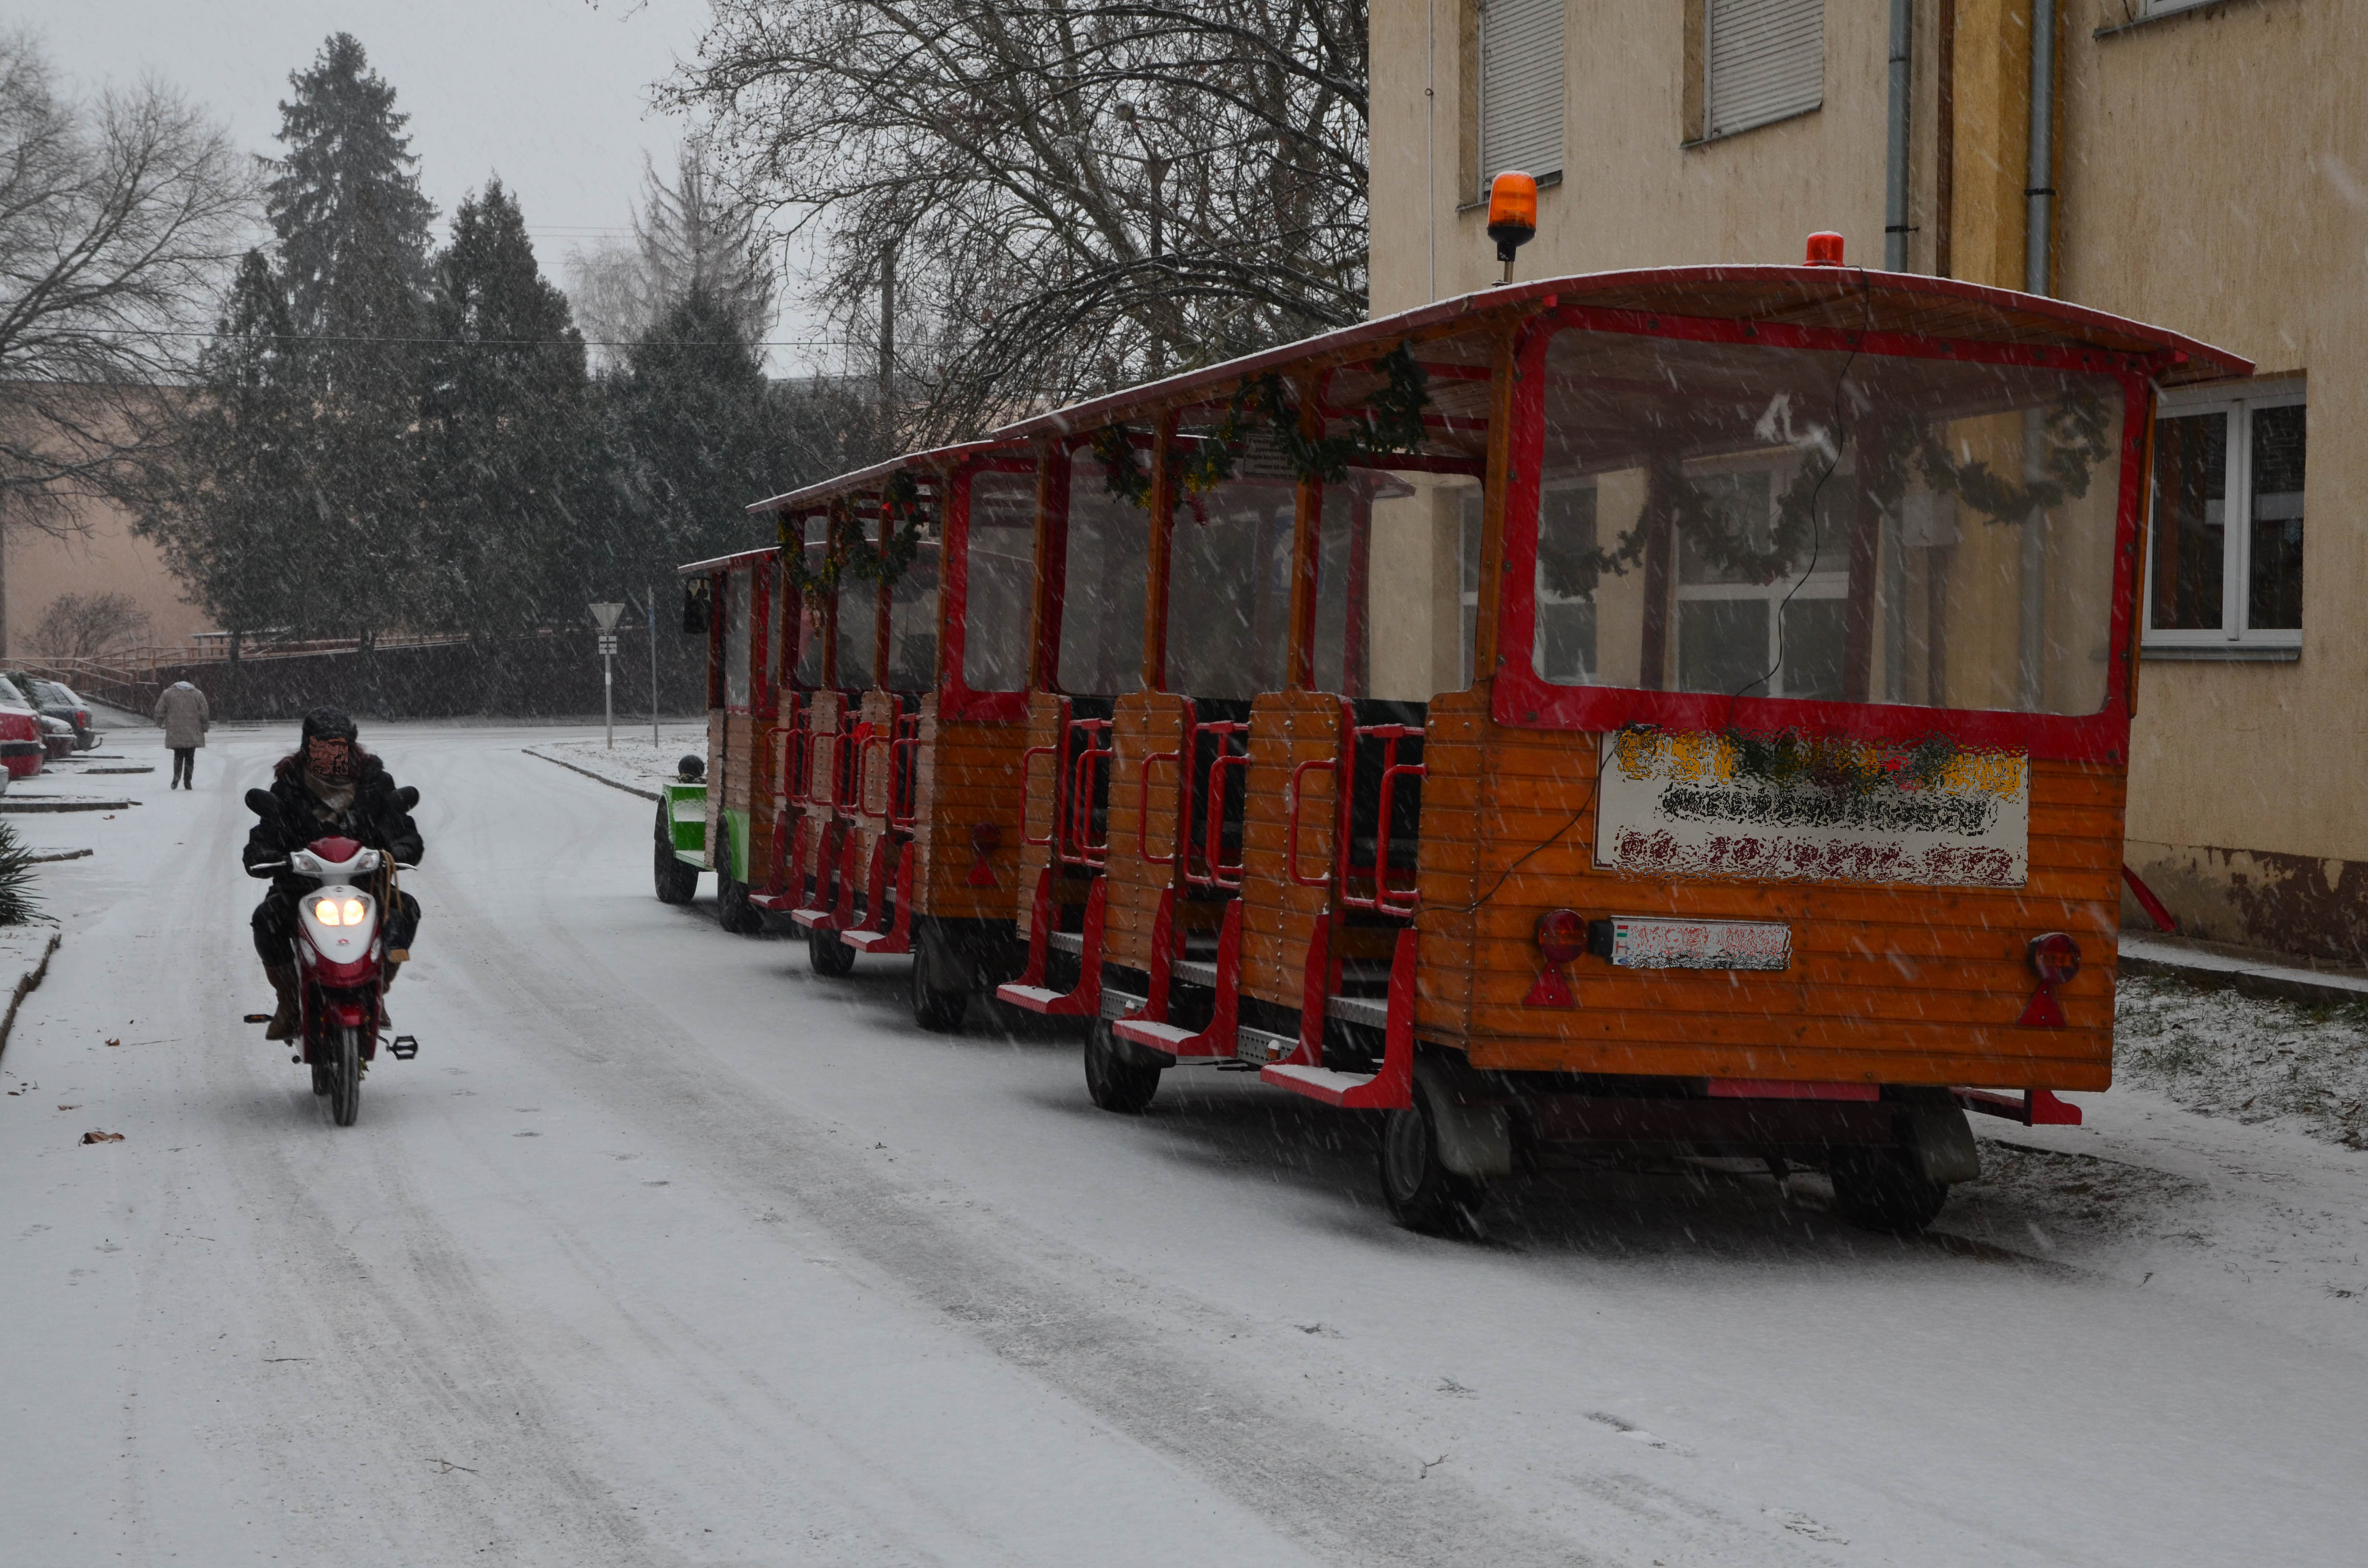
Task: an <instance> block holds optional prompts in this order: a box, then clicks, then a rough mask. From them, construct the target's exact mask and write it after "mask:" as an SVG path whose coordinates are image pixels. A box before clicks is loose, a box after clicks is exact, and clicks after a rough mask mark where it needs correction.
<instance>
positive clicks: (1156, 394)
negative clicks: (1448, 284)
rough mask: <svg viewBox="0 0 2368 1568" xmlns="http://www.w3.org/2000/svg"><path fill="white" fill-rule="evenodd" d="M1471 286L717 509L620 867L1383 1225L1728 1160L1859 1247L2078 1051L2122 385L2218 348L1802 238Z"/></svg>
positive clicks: (2116, 684) (2062, 1113)
mask: <svg viewBox="0 0 2368 1568" xmlns="http://www.w3.org/2000/svg"><path fill="white" fill-rule="evenodd" d="M1811 255H1812V262H1811V264H1808V265H1803V266H1797V267H1795V266H1728V267H1672V268H1659V269H1649V270H1638V271H1626V272H1614V273H1606V274H1597V275H1591V276H1587V277H1576V278H1552V279H1547V280H1543V281H1538V282H1529V283H1520V284H1508V285H1505V286H1501V287H1497V288H1494V289H1490V290H1486V291H1484V292H1480V293H1474V294H1471V295H1467V296H1464V297H1463V298H1459V299H1452V300H1446V301H1440V302H1437V303H1433V304H1429V305H1424V306H1422V307H1420V308H1418V309H1415V310H1410V311H1406V312H1399V313H1397V314H1395V315H1389V316H1384V317H1381V318H1378V319H1375V320H1371V321H1367V322H1364V323H1362V324H1358V325H1355V326H1350V327H1346V328H1343V329H1340V330H1338V331H1335V332H1330V333H1326V334H1325V335H1321V336H1316V337H1312V338H1309V339H1307V340H1305V341H1303V342H1299V343H1293V344H1291V345H1289V346H1287V347H1279V348H1274V349H1270V350H1268V351H1266V352H1263V353H1258V354H1255V355H1251V356H1249V357H1247V358H1240V359H1235V360H1233V361H1231V362H1228V363H1224V364H1220V365H1215V366H1212V367H1209V368H1207V369H1193V370H1189V371H1186V372H1183V373H1181V374H1178V375H1173V376H1169V377H1167V378H1166V379H1164V380H1160V381H1153V382H1150V383H1148V384H1146V385H1143V386H1138V387H1134V388H1131V389H1129V390H1127V391H1124V392H1116V393H1112V394H1110V395H1109V396H1106V397H1099V398H1096V399H1094V400H1092V401H1090V402H1087V403H1078V404H1076V405H1074V406H1071V407H1066V408H1062V409H1059V410H1056V411H1054V412H1052V413H1048V414H1042V415H1036V416H1034V417H1030V418H1026V419H1022V420H1019V422H1017V423H1015V424H1012V425H1010V426H1008V427H1006V428H1003V429H1000V430H998V431H996V433H995V434H994V436H993V437H992V438H990V439H986V440H981V441H975V442H970V443H966V444H963V445H960V446H953V447H947V448H943V449H938V450H933V451H924V452H916V453H913V454H911V455H908V456H905V457H900V458H897V459H895V460H893V461H890V462H884V463H881V464H878V465H876V466H873V467H871V468H866V469H862V470H860V471H858V472H852V473H848V474H845V475H842V476H840V477H838V478H836V479H833V480H830V481H829V482H827V483H820V484H814V485H810V486H807V487H806V488H804V489H802V490H798V491H794V492H792V493H791V494H786V495H780V496H776V497H773V498H772V499H770V500H766V501H762V502H759V503H757V505H756V506H754V507H752V510H753V511H754V512H757V513H759V514H765V515H768V516H769V517H770V518H771V520H772V521H773V522H774V523H775V524H776V525H777V537H778V540H779V542H778V544H777V545H776V546H775V547H773V548H769V549H764V550H754V551H746V552H745V553H741V554H737V555H732V556H728V557H724V558H722V559H719V560H712V561H702V562H696V563H694V564H691V565H688V566H685V567H683V568H682V569H681V571H682V575H683V578H684V580H685V587H686V597H685V612H684V613H685V625H686V630H692V631H704V632H705V633H706V635H707V639H708V642H707V647H708V693H707V707H708V710H709V718H708V737H707V756H706V758H705V762H706V769H705V777H704V779H703V781H699V782H692V781H685V782H682V783H679V784H675V785H671V786H669V787H668V789H667V790H666V795H667V799H666V801H665V802H664V803H663V804H662V805H661V807H660V811H659V815H658V821H657V828H656V839H657V842H656V853H655V865H656V883H657V889H658V893H659V896H660V897H661V898H665V899H667V900H669V901H672V902H677V903H679V902H687V901H688V900H689V898H690V896H691V895H692V892H694V890H695V888H696V886H697V880H698V876H699V874H700V872H701V871H712V873H713V874H714V875H715V877H716V878H717V880H718V884H719V891H720V903H721V908H722V920H723V925H724V926H725V927H726V928H728V929H733V930H740V931H753V930H758V929H762V928H765V927H766V926H778V927H782V928H788V927H794V928H797V929H801V930H803V933H804V935H805V938H806V940H807V942H808V944H809V950H810V953H811V956H812V963H813V967H814V970H815V971H816V972H818V973H820V974H824V975H834V976H835V975H843V974H846V973H847V972H848V971H849V970H850V968H851V967H852V966H853V965H854V964H855V963H857V962H858V961H860V957H861V955H864V954H909V955H910V972H911V981H910V985H911V997H912V1010H913V1016H914V1017H915V1019H916V1022H917V1023H918V1024H919V1025H920V1026H921V1027H922V1028H930V1029H940V1030H951V1029H955V1028H960V1027H961V1026H962V1020H963V1018H964V1016H965V1013H966V1012H967V1011H968V1009H969V1008H970V1007H971V1006H972V1004H973V998H974V997H976V996H978V995H980V994H984V995H985V996H986V997H988V998H991V999H992V1000H993V1003H994V1005H996V1006H1001V1007H1004V1008H1010V1009H1019V1010H1022V1011H1026V1012H1030V1013H1036V1014H1042V1015H1045V1016H1048V1017H1064V1018H1075V1019H1076V1020H1078V1028H1079V1031H1080V1033H1081V1035H1082V1037H1083V1045H1082V1051H1083V1057H1084V1087H1085V1089H1086V1092H1087V1093H1088V1094H1089V1095H1090V1096H1092V1099H1093V1101H1094V1102H1095V1103H1096V1104H1097V1105H1099V1106H1101V1107H1103V1108H1108V1109H1110V1110H1112V1111H1119V1112H1139V1111H1141V1110H1143V1109H1144V1108H1145V1106H1146V1105H1147V1104H1148V1103H1149V1102H1151V1100H1152V1099H1153V1097H1154V1096H1155V1094H1156V1091H1157V1089H1158V1087H1159V1085H1160V1083H1161V1081H1162V1078H1163V1076H1164V1075H1165V1074H1167V1073H1171V1072H1178V1071H1183V1070H1187V1069H1192V1068H1205V1069H1216V1070H1226V1069H1230V1070H1235V1071H1244V1072H1247V1071H1255V1072H1256V1073H1257V1074H1258V1076H1259V1077H1260V1078H1261V1079H1262V1080H1263V1082H1264V1083H1265V1084H1266V1085H1270V1087H1271V1090H1272V1092H1274V1093H1276V1094H1282V1095H1298V1096H1306V1097H1308V1098H1310V1099H1313V1100H1315V1101H1319V1102H1321V1103H1322V1104H1324V1105H1326V1106H1330V1107H1336V1108H1341V1109H1344V1110H1364V1111H1371V1112H1377V1113H1380V1115H1379V1116H1378V1117H1376V1118H1374V1120H1375V1121H1376V1122H1377V1123H1378V1128H1379V1159H1378V1164H1379V1174H1380V1186H1381V1189H1382V1195H1383V1198H1384V1199H1385V1200H1386V1202H1387V1204H1388V1206H1389V1208H1390V1210H1391V1211H1392V1212H1393V1214H1395V1216H1396V1217H1397V1218H1398V1219H1399V1220H1400V1221H1402V1222H1404V1223H1406V1224H1409V1225H1412V1226H1416V1227H1417V1228H1425V1229H1454V1228H1458V1227H1461V1226H1466V1225H1468V1224H1470V1223H1471V1221H1472V1216H1473V1215H1474V1213H1475V1211H1476V1210H1477V1209H1478V1207H1479V1205H1480V1204H1481V1202H1482V1200H1483V1198H1484V1195H1485V1193H1486V1188H1487V1186H1488V1184H1489V1183H1490V1182H1491V1181H1494V1180H1497V1178H1501V1177H1506V1176H1511V1175H1512V1174H1513V1173H1514V1172H1516V1171H1517V1170H1521V1169H1528V1168H1534V1167H1536V1166H1540V1165H1554V1164H1557V1163H1570V1162H1581V1163H1584V1162H1589V1161H1599V1160H1633V1159H1638V1158H1642V1159H1646V1160H1655V1159H1657V1160H1665V1161H1666V1160H1668V1159H1672V1158H1684V1157H1711V1156H1726V1157H1745V1158H1754V1159H1759V1160H1764V1161H1766V1162H1768V1163H1769V1165H1770V1167H1771V1168H1773V1169H1775V1170H1777V1171H1778V1172H1780V1173H1781V1172H1782V1171H1784V1170H1785V1169H1787V1168H1789V1167H1792V1166H1805V1167H1811V1168H1815V1169H1819V1170H1823V1171H1826V1172H1827V1173H1829V1174H1830V1176H1831V1178H1832V1182H1833V1187H1834V1192H1835V1201H1836V1206H1837V1208H1838V1209H1839V1211H1840V1212H1841V1213H1843V1214H1844V1215H1845V1216H1846V1217H1848V1218H1850V1219H1851V1220H1853V1221H1858V1222H1861V1223H1863V1224H1866V1225H1869V1226H1873V1227H1878V1228H1884V1229H1893V1230H1912V1229H1914V1228H1917V1227H1919V1226H1921V1225H1922V1224H1924V1223H1926V1222H1927V1221H1930V1219H1931V1218H1932V1217H1933V1215H1934V1214H1935V1213H1937V1211H1938V1210H1940V1208H1941V1204H1942V1202H1943V1200H1944V1199H1945V1197H1946V1195H1947V1191H1948V1188H1949V1187H1950V1186H1951V1185H1952V1184H1953V1183H1956V1182H1960V1181H1964V1180H1970V1179H1973V1178H1974V1177H1975V1176H1976V1175H1977V1172H1978V1161H1977V1154H1976V1149H1975V1141H1974V1139H1973V1136H1972V1133H1971V1130H1970V1125H1969V1123H1968V1121H1967V1118H1966V1113H1967V1112H1968V1111H1975V1112H1983V1113H1990V1114H1997V1115H2002V1116H2008V1117H2011V1118H2013V1119H2018V1120H2021V1121H2023V1122H2025V1123H2029V1122H2046V1121H2072V1120H2077V1119H2078V1111H2077V1109H2075V1108H2073V1107H2071V1106H2070V1105H2067V1104H2066V1102H2064V1101H2062V1100H2060V1099H2059V1098H2057V1097H2056V1095H2055V1091H2061V1090H2096V1089H2102V1088H2104V1087H2106V1086H2107V1085H2108V1084H2109V1083H2110V1081H2111V1076H2112V1021H2113V977H2114V968H2115V962H2114V941H2115V935H2116V931H2117V929H2118V926H2119V904H2120V895H2121V880H2122V876H2123V866H2122V832H2123V797H2124V786H2125V781H2126V778H2127V773H2128V767H2129V741H2130V725H2131V715H2132V713H2133V712H2134V710H2135V707H2136V704H2137V699H2138V673H2139V663H2138V657H2137V653H2138V639H2139V630H2140V629H2139V624H2138V618H2137V615H2136V613H2135V607H2136V606H2137V605H2138V604H2139V603H2140V602H2141V595H2140V583H2141V580H2142V574H2143V572H2144V571H2145V569H2146V548H2145V547H2146V527H2145V525H2146V515H2147V499H2148V492H2149V488H2150V464H2151V459H2150V452H2149V444H2148V435H2149V432H2150V430H2151V428H2152V423H2153V421H2152V410H2153V400H2154V398H2155V395H2156V392H2157V389H2158V388H2162V387H2167V386H2174V385H2179V384H2183V383H2188V382H2195V381H2214V380H2222V379H2226V378H2230V377H2235V376H2241V375H2244V374H2248V373H2249V371H2250V369H2251V367H2250V366H2249V365H2248V364H2247V363H2246V362H2244V361H2243V360H2241V359H2239V358H2236V357H2235V356H2232V355H2230V354H2227V353H2225V352H2222V351H2220V350H2218V349H2214V348H2212V347H2206V346H2204V345H2203V344H2200V343H2196V342H2193V341H2191V340H2189V339H2187V338H2184V337H2181V336H2179V335H2176V334H2174V333H2170V332H2167V331H2163V330H2161V329H2159V328H2157V327H2153V326H2148V325H2145V324H2140V323H2137V322H2134V321H2127V320H2123V319H2120V318H2117V317H2114V316H2110V315H2106V314H2102V313H2100V312H2096V311H2091V310H2085V309H2082V308H2081V307H2079V306H2078V305H2074V304H2070V303H2067V302H2065V301H2058V300H2053V299H2045V298H2039V297H2034V296H2029V295H2022V294H2017V293H2013V292H2009V291H2006V290H1997V289H1989V288H1984V287H1980V286H1977V285H1974V284H1970V283H1964V282H1957V281H1952V280H1950V279H1947V278H1930V277H1922V276H1910V275H1903V274H1888V273H1881V272H1872V271H1868V270H1865V269H1862V268H1857V267H1849V266H1845V265H1840V261H1839V240H1838V239H1835V238H1832V237H1830V236H1818V237H1817V239H1816V240H1814V241H1813V242H1812V245H1811Z"/></svg>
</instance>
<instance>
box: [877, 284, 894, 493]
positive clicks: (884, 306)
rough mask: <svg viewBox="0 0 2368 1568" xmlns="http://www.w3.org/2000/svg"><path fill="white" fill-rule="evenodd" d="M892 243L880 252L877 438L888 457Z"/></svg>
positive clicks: (890, 448) (890, 438)
mask: <svg viewBox="0 0 2368 1568" xmlns="http://www.w3.org/2000/svg"><path fill="white" fill-rule="evenodd" d="M895 408H896V247H895V246H894V244H891V245H889V246H888V248H887V249H885V250H883V251H882V252H881V253H880V439H881V443H882V446H883V447H884V448H885V450H883V451H882V453H881V454H880V455H881V456H882V457H883V458H884V457H892V456H894V453H895V449H896V437H895V424H894V420H895Z"/></svg>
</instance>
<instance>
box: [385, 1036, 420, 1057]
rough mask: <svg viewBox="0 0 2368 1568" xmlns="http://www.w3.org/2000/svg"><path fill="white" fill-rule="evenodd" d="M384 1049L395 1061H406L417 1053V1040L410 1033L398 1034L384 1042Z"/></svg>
mask: <svg viewBox="0 0 2368 1568" xmlns="http://www.w3.org/2000/svg"><path fill="white" fill-rule="evenodd" d="M386 1049H387V1053H388V1054H389V1055H391V1056H393V1058H394V1059H395V1060H396V1061H397V1062H408V1061H410V1060H411V1059H412V1058H413V1057H415V1056H416V1055H418V1054H419V1041H418V1040H417V1039H416V1037H414V1036H412V1035H407V1034H399V1035H397V1036H395V1037H394V1038H393V1040H388V1041H387V1042H386Z"/></svg>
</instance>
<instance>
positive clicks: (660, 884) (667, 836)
mask: <svg viewBox="0 0 2368 1568" xmlns="http://www.w3.org/2000/svg"><path fill="white" fill-rule="evenodd" d="M655 848H656V856H655V865H654V866H653V868H652V870H653V877H652V880H653V881H655V882H656V884H657V894H658V902H659V903H689V902H690V901H691V900H692V899H694V898H696V897H698V896H699V868H698V867H696V866H692V865H688V864H685V863H684V861H683V859H682V858H681V857H680V856H678V855H677V854H676V853H675V852H674V832H673V828H672V825H671V824H669V823H668V822H667V821H666V802H665V801H659V802H658V835H657V844H656V846H655Z"/></svg>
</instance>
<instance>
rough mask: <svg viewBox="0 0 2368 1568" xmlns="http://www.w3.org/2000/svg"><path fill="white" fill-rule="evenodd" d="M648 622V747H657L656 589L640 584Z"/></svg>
mask: <svg viewBox="0 0 2368 1568" xmlns="http://www.w3.org/2000/svg"><path fill="white" fill-rule="evenodd" d="M642 595H643V600H644V602H645V604H646V605H647V607H648V619H649V623H650V749H651V750H652V751H655V750H657V749H658V591H657V589H655V588H654V587H652V586H651V585H649V584H647V583H644V584H643V585H642Z"/></svg>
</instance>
